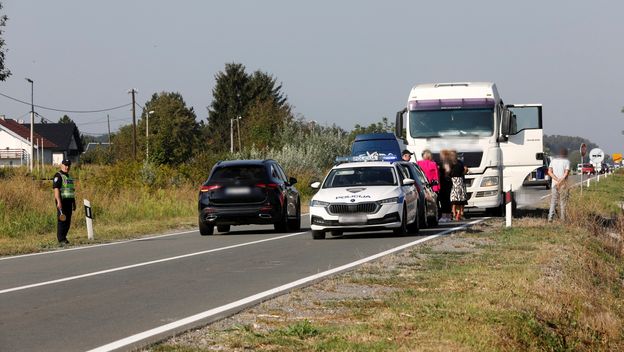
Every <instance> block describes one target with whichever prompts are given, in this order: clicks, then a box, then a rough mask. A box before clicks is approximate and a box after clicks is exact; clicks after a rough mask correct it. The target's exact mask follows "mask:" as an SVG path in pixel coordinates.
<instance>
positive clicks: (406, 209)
mask: <svg viewBox="0 0 624 352" xmlns="http://www.w3.org/2000/svg"><path fill="white" fill-rule="evenodd" d="M337 161H339V162H342V163H341V164H339V165H336V166H334V167H333V168H332V169H331V171H329V173H328V174H327V177H325V180H324V181H323V182H322V183H321V182H315V183H313V184H311V187H312V188H315V189H318V192H317V193H316V194H315V195H314V197H312V200H311V202H310V224H311V228H312V237H313V238H314V239H324V238H325V234H326V232H330V233H331V234H332V235H333V236H341V235H342V234H343V232H346V231H372V230H393V231H394V233H395V234H397V235H402V234H405V233H407V232H410V233H416V232H418V228H419V223H418V215H417V214H418V193H417V190H416V188H415V186H414V182H415V181H414V180H413V179H411V178H409V175H408V174H406V173H405V170H404V168H401V167H400V166H399V165H398V164H395V163H394V161H396V158H393V159H392V158H391V159H385V158H384V159H381V158H378V157H375V156H372V157H362V156H360V157H343V158H337ZM345 161H346V162H345Z"/></svg>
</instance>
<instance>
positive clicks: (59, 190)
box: [52, 159, 76, 245]
mask: <svg viewBox="0 0 624 352" xmlns="http://www.w3.org/2000/svg"><path fill="white" fill-rule="evenodd" d="M70 167H71V160H69V159H65V160H63V162H62V163H61V170H60V171H59V172H57V173H56V174H54V180H53V182H52V188H53V189H54V200H55V201H56V220H57V222H56V238H57V239H58V241H59V244H61V245H66V244H69V241H68V240H67V232H69V226H70V225H71V217H72V212H73V211H74V210H76V193H75V188H74V179H73V178H71V176H69V169H70Z"/></svg>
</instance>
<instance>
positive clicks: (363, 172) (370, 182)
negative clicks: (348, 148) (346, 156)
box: [323, 166, 397, 188]
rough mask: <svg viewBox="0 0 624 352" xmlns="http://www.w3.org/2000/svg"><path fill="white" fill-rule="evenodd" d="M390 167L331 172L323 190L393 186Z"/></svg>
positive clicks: (392, 173)
mask: <svg viewBox="0 0 624 352" xmlns="http://www.w3.org/2000/svg"><path fill="white" fill-rule="evenodd" d="M392 169H393V168H392V167H371V166H368V167H352V168H343V169H334V170H332V171H331V172H330V173H329V175H328V176H327V179H326V180H325V184H324V185H323V188H335V187H352V186H395V185H396V184H397V179H396V177H395V176H394V172H393V171H392Z"/></svg>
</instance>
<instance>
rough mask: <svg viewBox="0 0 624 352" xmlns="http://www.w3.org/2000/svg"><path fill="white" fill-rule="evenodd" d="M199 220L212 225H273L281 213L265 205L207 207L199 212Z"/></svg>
mask: <svg viewBox="0 0 624 352" xmlns="http://www.w3.org/2000/svg"><path fill="white" fill-rule="evenodd" d="M199 220H200V221H202V222H204V223H206V224H212V225H249V224H258V225H263V224H274V223H276V222H278V221H280V220H281V212H280V211H279V209H275V208H274V207H270V206H266V205H262V206H244V207H215V206H208V207H205V208H203V209H201V210H200V212H199Z"/></svg>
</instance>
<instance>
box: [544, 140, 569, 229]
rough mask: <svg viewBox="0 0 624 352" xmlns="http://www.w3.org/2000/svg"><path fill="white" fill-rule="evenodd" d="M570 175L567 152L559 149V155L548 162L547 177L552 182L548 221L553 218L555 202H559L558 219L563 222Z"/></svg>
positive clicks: (564, 149)
mask: <svg viewBox="0 0 624 352" xmlns="http://www.w3.org/2000/svg"><path fill="white" fill-rule="evenodd" d="M569 174H570V160H568V150H567V149H566V148H561V150H560V151H559V155H558V156H557V157H555V158H553V160H552V161H551V162H550V165H549V166H548V176H550V178H551V180H552V186H551V187H550V210H549V211H548V221H549V222H550V221H552V220H553V217H554V216H555V209H556V208H557V202H559V218H560V219H561V220H565V207H566V201H567V200H568V175H569Z"/></svg>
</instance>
